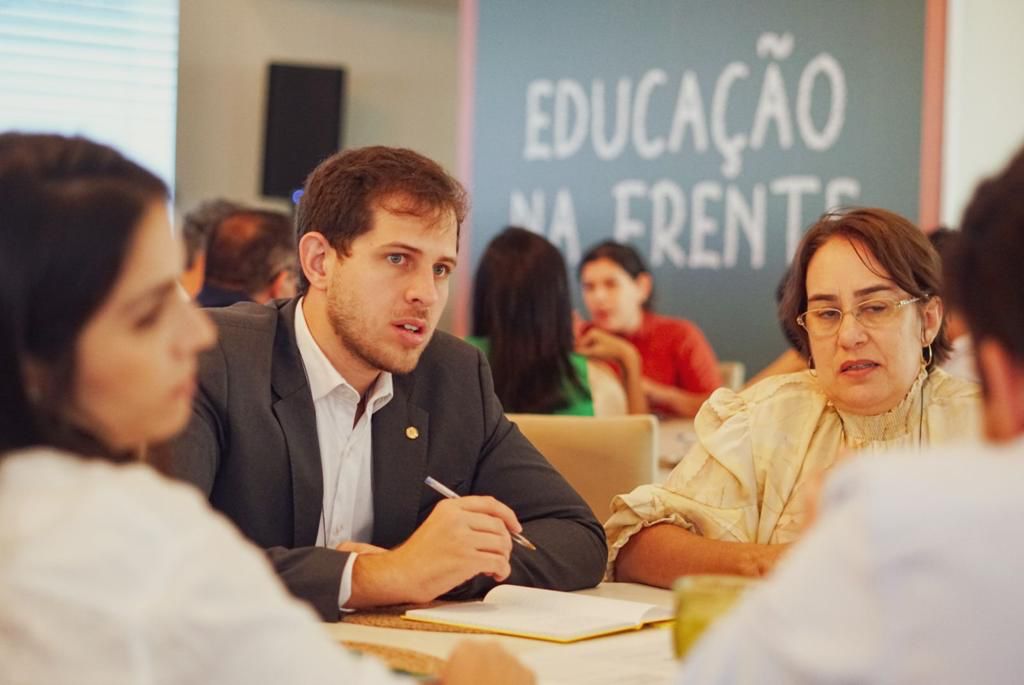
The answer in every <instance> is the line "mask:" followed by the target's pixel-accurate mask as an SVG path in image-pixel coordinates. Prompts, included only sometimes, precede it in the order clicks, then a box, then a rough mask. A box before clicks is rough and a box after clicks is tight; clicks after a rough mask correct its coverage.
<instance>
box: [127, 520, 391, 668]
mask: <svg viewBox="0 0 1024 685" xmlns="http://www.w3.org/2000/svg"><path fill="white" fill-rule="evenodd" d="M204 518H208V519H210V520H209V521H208V524H207V525H202V526H201V527H197V528H196V529H195V530H194V531H193V533H192V535H191V536H190V539H189V540H188V541H187V544H186V545H184V546H183V547H182V555H181V556H180V558H179V560H180V562H181V563H180V564H178V565H177V566H176V567H173V568H167V569H163V571H164V578H163V582H162V583H161V585H162V588H161V591H160V592H159V594H157V596H155V597H154V598H153V604H152V606H151V607H148V608H147V610H146V615H147V616H148V618H146V620H145V627H146V629H147V630H148V631H150V634H151V636H152V639H153V644H152V653H153V655H154V659H155V660H156V661H157V663H159V668H156V669H154V671H155V673H154V675H155V676H156V682H160V683H169V684H170V683H173V684H175V685H177V684H178V683H191V682H211V683H212V682H216V683H237V684H238V685H243V684H244V685H252V684H256V683H267V684H268V685H269V684H270V683H275V684H279V683H285V682H292V683H306V682H309V683H312V682H333V681H338V682H341V681H343V682H345V683H352V684H360V685H362V684H370V683H373V684H375V685H376V684H381V685H384V684H388V683H399V682H405V680H404V679H401V678H399V677H397V676H395V675H392V674H391V673H390V672H389V671H388V670H387V669H386V668H385V667H384V666H383V665H382V664H380V663H379V662H377V661H375V660H372V659H365V658H361V657H358V656H356V655H354V654H352V653H350V652H347V651H345V650H344V649H343V648H342V647H341V645H339V644H337V643H335V642H333V641H332V640H331V639H330V638H329V636H328V635H327V632H326V631H325V630H324V628H323V626H322V625H321V624H320V623H319V621H318V620H317V618H316V616H315V615H314V613H313V612H312V610H311V609H309V608H308V607H307V606H305V605H304V604H302V603H300V602H298V601H297V600H295V599H294V598H292V597H291V596H290V595H288V594H287V592H286V590H285V589H284V587H283V586H282V585H281V583H280V581H279V580H278V578H277V577H276V576H275V575H274V573H273V571H272V569H271V567H270V565H269V563H268V562H267V561H266V559H265V558H264V557H263V555H262V554H261V553H260V552H259V550H257V549H256V548H254V547H252V546H251V545H249V544H248V543H246V542H245V541H243V540H242V539H241V538H240V537H239V536H238V534H237V533H236V532H235V531H234V530H233V529H232V528H230V527H229V526H228V525H227V524H226V522H225V521H223V520H222V519H220V517H219V516H218V517H216V518H215V517H213V516H209V517H204ZM354 556H355V555H352V557H354ZM155 571H159V569H155ZM347 571H349V573H348V577H349V579H351V573H350V571H351V557H350V562H349V567H348V568H347ZM350 582H351V581H350ZM343 588H344V582H343ZM350 589H351V585H349V590H350ZM345 599H346V600H347V597H346V598H345Z"/></svg>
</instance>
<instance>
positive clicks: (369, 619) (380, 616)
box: [341, 602, 487, 634]
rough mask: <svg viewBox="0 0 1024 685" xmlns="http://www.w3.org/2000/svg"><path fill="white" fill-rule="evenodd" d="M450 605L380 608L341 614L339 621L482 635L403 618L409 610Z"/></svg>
mask: <svg viewBox="0 0 1024 685" xmlns="http://www.w3.org/2000/svg"><path fill="white" fill-rule="evenodd" d="M442 604H451V602H431V603H429V604H403V605H399V606H393V607H382V608H378V609H373V610H372V611H354V612H352V613H348V614H343V615H342V617H341V620H342V621H343V622H344V623H352V624H354V625H359V626H373V627H375V628H401V629H402V630H422V631H426V632H430V633H476V634H484V633H486V632H487V631H486V630H476V629H475V628H460V627H458V626H446V625H442V624H440V623H425V622H423V621H410V620H409V619H407V618H403V617H402V614H404V613H405V612H406V611H408V610H409V609H426V608H428V607H436V606H441V605H442Z"/></svg>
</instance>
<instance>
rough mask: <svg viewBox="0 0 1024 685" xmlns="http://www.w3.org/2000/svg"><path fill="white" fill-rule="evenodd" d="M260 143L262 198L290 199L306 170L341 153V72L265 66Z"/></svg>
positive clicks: (274, 65) (300, 184)
mask: <svg viewBox="0 0 1024 685" xmlns="http://www.w3.org/2000/svg"><path fill="white" fill-rule="evenodd" d="M268 81H269V83H268V87H267V116H266V126H265V138H264V145H263V194H264V195H266V196H270V197H284V198H291V197H292V195H293V193H294V192H295V191H296V190H298V189H300V188H302V184H303V182H305V180H306V176H307V175H309V172H310V171H312V170H313V168H314V167H316V165H317V164H319V163H320V162H322V161H323V160H324V159H325V158H327V157H329V156H330V155H332V154H334V153H335V152H337V151H338V150H340V149H341V145H342V140H341V129H342V125H343V117H342V110H343V109H344V103H345V71H344V69H340V68H329V67H309V66H299V65H294V64H271V65H270V67H269V72H268Z"/></svg>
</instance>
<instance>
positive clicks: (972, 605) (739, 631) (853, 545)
mask: <svg viewBox="0 0 1024 685" xmlns="http://www.w3.org/2000/svg"><path fill="white" fill-rule="evenodd" d="M1022 483H1024V440H1018V441H1016V442H1015V443H1012V444H1010V445H1007V446H1004V447H993V446H983V445H968V444H964V445H961V446H959V447H949V448H944V449H942V450H941V451H932V452H930V453H929V454H926V455H915V454H907V455H895V454H894V455H886V456H884V457H859V458H853V459H851V460H849V461H848V462H847V463H845V464H843V465H842V466H840V467H838V468H837V471H836V473H835V474H834V475H833V477H831V478H830V480H829V482H828V484H827V487H826V489H825V492H824V497H823V501H822V509H821V514H820V518H819V520H818V521H817V522H816V523H815V524H814V526H813V528H811V529H810V530H809V531H808V532H807V535H806V536H805V537H804V538H803V539H802V540H801V541H799V542H798V543H797V544H796V546H795V547H794V548H793V549H792V550H790V551H789V552H788V554H787V555H786V556H785V557H783V559H782V561H781V563H780V565H779V567H778V568H777V569H776V570H775V572H774V573H773V574H772V575H771V576H770V577H769V578H768V579H767V580H766V581H765V582H764V583H763V585H760V586H758V587H756V588H755V589H753V590H750V591H749V592H748V593H747V595H746V596H745V597H744V598H743V599H742V600H741V601H740V603H739V604H738V605H737V607H736V609H735V610H734V611H732V612H731V613H730V614H728V615H726V616H725V617H724V618H722V619H721V620H720V621H719V622H717V623H716V624H715V625H714V626H712V628H711V629H710V630H709V631H708V634H707V635H705V636H704V637H703V638H701V640H700V641H699V642H698V643H697V644H696V645H695V646H694V649H693V651H692V652H691V653H690V654H689V655H688V657H687V659H686V661H685V662H684V664H683V666H684V667H683V669H682V672H681V673H680V674H679V678H678V680H677V681H676V682H678V683H679V684H680V685H682V684H683V683H709V684H710V683H737V684H738V683H796V684H799V683H808V684H809V683H837V684H838V683H842V684H843V685H854V684H856V683H865V684H866V683H898V684H904V683H905V684H907V685H910V684H912V683H915V684H916V683H929V684H930V685H943V684H946V683H948V684H950V685H953V684H954V683H1012V682H1020V680H1021V673H1024V650H1022V649H1021V646H1020V633H1021V627H1022V626H1024V582H1022V580H1021V579H1022V578H1024V548H1022V545H1021V543H1020V535H1021V531H1022V530H1024V498H1022V497H1021V484H1022Z"/></svg>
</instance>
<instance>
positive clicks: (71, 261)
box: [0, 133, 167, 458]
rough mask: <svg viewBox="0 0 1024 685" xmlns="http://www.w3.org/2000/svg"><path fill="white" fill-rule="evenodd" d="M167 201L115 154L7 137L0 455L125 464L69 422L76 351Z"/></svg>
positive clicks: (161, 188) (0, 185) (0, 206)
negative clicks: (53, 455)
mask: <svg viewBox="0 0 1024 685" xmlns="http://www.w3.org/2000/svg"><path fill="white" fill-rule="evenodd" d="M166 198H167V188H166V186H165V185H164V183H163V182H162V181H161V180H160V179H158V178H157V177H156V176H154V175H153V174H151V173H150V172H148V171H146V170H145V169H143V168H142V167H140V166H139V165H137V164H135V163H134V162H131V161H129V160H128V159H126V158H125V157H123V156H122V155H121V154H120V153H118V152H116V151H115V150H113V149H111V148H109V147H106V146H104V145H98V144H96V143H93V142H91V141H88V140H86V139H84V138H65V137H62V136H56V135H30V134H20V133H4V134H0V378H2V379H3V381H2V382H0V407H2V410H0V455H2V454H4V453H6V452H8V451H10V450H14V449H18V448H22V447H29V446H33V445H50V446H53V447H59V448H64V449H68V450H72V451H76V452H79V453H83V454H86V455H89V456H104V457H107V458H117V455H114V454H111V453H110V451H109V449H108V448H107V447H106V446H104V445H102V444H101V443H100V442H99V441H98V440H96V439H95V438H94V437H93V436H90V435H88V434H87V432H85V431H83V429H82V427H78V426H74V425H72V424H71V423H70V422H69V421H68V419H67V415H68V414H67V410H68V406H69V402H70V400H71V398H72V397H73V395H74V393H73V389H74V382H75V372H76V370H75V351H76V347H77V342H78V338H79V335H80V334H81V331H82V329H83V328H84V326H85V325H86V323H87V322H88V321H89V319H90V318H91V317H92V316H93V314H94V313H95V312H96V310H97V309H98V308H99V307H100V305H101V304H102V303H103V301H104V300H105V299H106V297H107V296H108V294H109V293H110V291H111V289H112V288H113V286H114V283H115V282H116V280H117V278H118V276H119V275H120V272H121V268H122V266H123V263H124V261H125V257H126V255H127V253H128V251H129V248H130V245H131V241H132V239H133V238H134V236H135V232H136V228H137V227H138V225H139V222H140V220H141V218H142V216H143V215H144V213H145V212H146V210H147V209H148V208H149V207H150V206H151V205H152V203H154V202H159V201H166Z"/></svg>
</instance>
